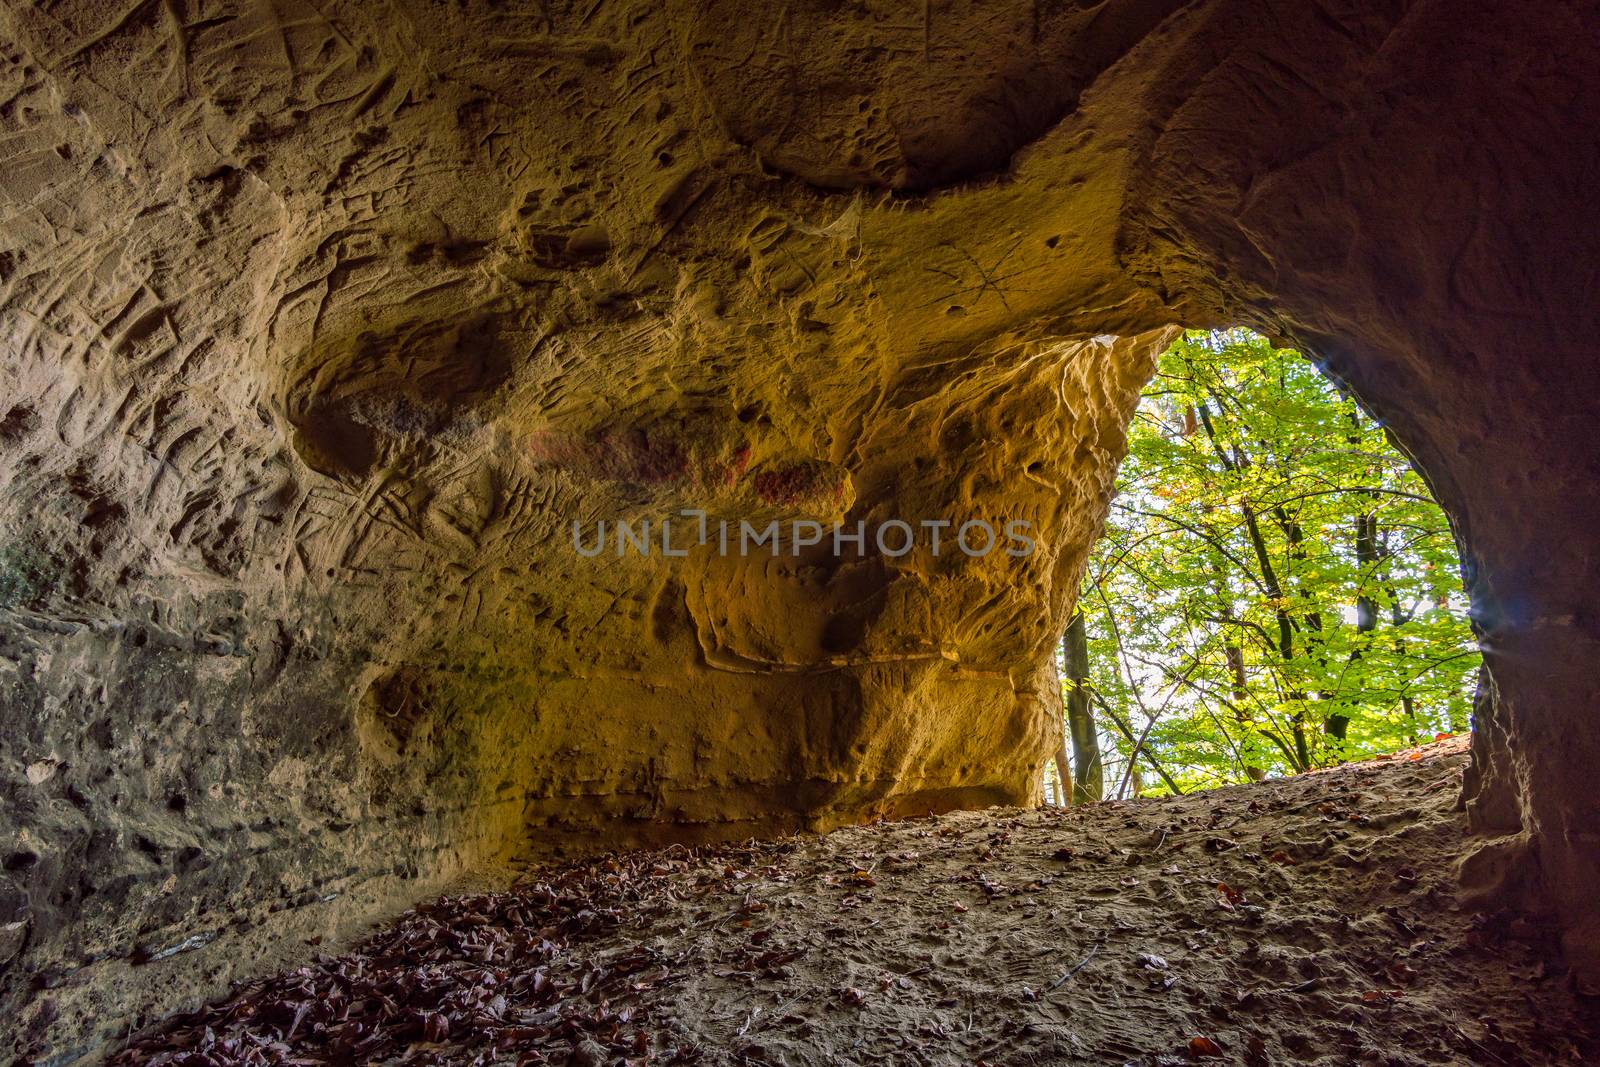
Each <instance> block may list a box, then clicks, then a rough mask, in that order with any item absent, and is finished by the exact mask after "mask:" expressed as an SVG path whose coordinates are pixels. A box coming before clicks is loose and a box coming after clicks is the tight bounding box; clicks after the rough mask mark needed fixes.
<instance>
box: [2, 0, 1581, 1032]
mask: <svg viewBox="0 0 1600 1067" xmlns="http://www.w3.org/2000/svg"><path fill="white" fill-rule="evenodd" d="M0 26H3V27H4V32H3V33H0V41H3V42H5V43H4V44H3V45H0V123H3V131H4V140H3V141H0V159H3V165H0V166H3V169H0V193H3V204H4V211H5V218H6V225H5V227H4V229H3V231H0V329H3V337H4V348H3V351H0V471H3V474H4V479H5V489H4V492H3V494H0V530H3V538H0V609H3V612H4V614H3V616H0V619H3V629H0V638H3V644H0V753H3V766H0V802H3V804H4V808H3V823H4V826H3V829H4V832H5V834H6V835H7V837H6V841H5V842H4V846H3V847H4V849H5V861H4V866H5V870H4V872H3V874H0V926H3V936H0V955H4V956H5V957H6V959H5V963H4V966H5V971H4V975H5V978H4V981H5V990H6V992H5V996H6V1005H7V1011H8V1013H10V1014H11V1015H12V1016H13V1017H14V1018H16V1019H17V1020H18V1026H17V1027H15V1029H14V1032H15V1033H16V1035H17V1036H16V1042H17V1046H16V1047H17V1048H18V1049H19V1050H23V1051H28V1050H31V1052H33V1053H37V1054H41V1055H47V1054H48V1055H63V1054H69V1053H71V1052H73V1051H74V1050H79V1049H90V1048H93V1047H94V1046H95V1044H96V1043H97V1041H99V1040H100V1039H101V1037H102V1036H103V1035H104V1034H106V1033H109V1032H114V1031H115V1030H116V1029H118V1028H119V1027H120V1026H121V1025H122V1024H123V1021H124V1020H125V1018H126V1017H127V1016H128V1014H129V1013H130V1012H133V1011H136V1010H140V1009H142V1008H146V1007H155V1008H167V1007H172V1006H175V1005H177V1004H179V1003H182V1002H184V1001H186V1000H188V999H190V998H193V997H194V996H197V995H199V994H201V993H204V992H208V991H210V990H212V989H214V988H215V987H216V984H217V982H218V981H219V980H220V979H221V978H223V977H225V976H227V975H229V974H232V973H236V972H238V971H240V970H250V969H255V968H258V967H261V966H263V965H265V964H266V963H268V962H270V959H271V956H272V953H273V952H278V951H287V952H292V951H293V942H292V941H291V940H290V938H291V936H307V935H311V934H323V935H329V936H332V935H336V934H338V933H339V932H340V931H341V930H343V929H345V928H346V927H347V926H348V925H349V924H350V923H352V922H357V921H362V920H365V919H367V918H370V917H371V916H373V915H375V914H377V913H379V912H381V911H383V910H385V909H387V908H392V907H394V906H396V904H397V903H398V902H399V901H401V900H406V899H409V898H414V897H416V896H420V895H421V894H422V893H424V892H426V891H428V890H430V889H433V888H437V887H438V886H440V885H442V884H443V883H444V882H445V881H446V880H447V879H448V878H450V877H451V876H452V875H454V874H455V873H457V872H459V871H461V870H464V869H467V868H469V867H471V866H474V865H479V864H484V863H492V862H496V861H499V860H503V859H507V858H512V857H516V856H519V855H524V854H528V853H530V852H534V851H537V850H540V849H545V848H549V847H553V846H555V845H557V844H567V845H572V846H575V847H576V846H585V845H589V844H596V843H607V844H618V843H630V842H635V841H639V842H649V841H652V840H658V839H665V838H669V837H671V838H691V839H697V838H713V837H726V836H731V835H744V834H749V833H758V832H769V831H777V830H785V829H793V828H805V827H814V828H815V827H826V826H831V825H836V824H840V823H845V822H852V821H857V820H860V819H863V818H867V817H870V816H873V815H880V814H887V815H897V814H906V813H916V812H925V811H932V810H941V809H947V808H952V807H960V806H975V805H982V804H988V803H1024V802H1027V801H1028V800H1030V799H1031V795H1032V790H1033V788H1034V784H1033V783H1034V782H1035V779H1036V771H1037V768H1038V766H1039V764H1040V761H1041V760H1042V759H1043V758H1044V755H1045V753H1046V751H1047V750H1048V747H1049V743H1050V740H1051V739H1050V730H1051V729H1052V728H1053V727H1052V726H1051V725H1050V723H1051V721H1053V720H1052V718H1051V716H1050V715H1049V714H1048V712H1049V711H1050V710H1051V707H1050V701H1051V700H1052V694H1053V693H1054V692H1055V684H1054V679H1053V678H1052V677H1051V676H1050V674H1049V668H1048V656H1047V650H1048V648H1049V646H1050V644H1051V642H1052V640H1053V638H1054V636H1055V634H1056V632H1057V631H1058V629H1059V627H1060V625H1061V623H1062V620H1063V619H1064V618H1065V617H1066V613H1067V612H1068V610H1069V609H1070V600H1071V597H1072V595H1073V591H1074V590H1075V587H1076V582H1077V577H1078V572H1079V568H1080V566H1081V563H1082V559H1083V555H1084V553H1085V551H1086V549H1087V547H1088V545H1089V543H1090V542H1091V540H1092V538H1093V536H1094V534H1095V532H1096V530H1097V528H1098V525H1099V522H1100V519H1101V516H1102V515H1103V512H1104V508H1105V505H1106V497H1107V494H1108V492H1109V489H1110V486H1111V484H1112V479H1113V475H1114V468H1115V464H1116V462H1117V460H1118V458H1119V457H1120V453H1121V449H1122V426H1123V424H1124V422H1125V420H1126V419H1127V417H1128V413H1129V412H1130V411H1131V408H1132V405H1133V403H1134V402H1135V400H1136V397H1137V391H1138V389H1139V388H1140V386H1141V385H1142V383H1143V381H1144V380H1145V378H1146V377H1147V375H1148V373H1149V370H1150V366H1151V357H1152V355H1153V353H1154V352H1155V351H1156V350H1157V349H1158V348H1159V346H1160V344H1161V343H1162V342H1163V340H1164V338H1165V337H1166V336H1167V335H1168V331H1169V330H1171V329H1172V328H1173V327H1174V326H1175V325H1177V324H1184V325H1190V326H1208V325H1224V324H1234V323H1248V324H1252V325H1255V326H1257V327H1259V328H1262V329H1264V330H1266V331H1267V332H1269V333H1271V334H1273V335H1274V336H1278V337H1282V338H1285V339H1287V340H1290V341H1293V342H1294V343H1297V344H1298V345H1300V346H1301V347H1303V348H1304V349H1305V350H1307V351H1309V352H1312V353H1314V354H1316V355H1317V357H1318V358H1319V359H1322V360H1325V361H1326V362H1327V364H1328V365H1329V367H1330V368H1331V369H1332V370H1333V371H1334V372H1335V373H1336V374H1338V375H1339V376H1341V377H1343V378H1346V379H1348V380H1349V381H1350V382H1351V383H1352V384H1353V385H1354V387H1355V388H1356V389H1357V391H1358V392H1359V393H1360V394H1361V395H1362V396H1363V397H1364V398H1365V399H1366V400H1367V401H1368V402H1369V404H1370V405H1371V406H1372V408H1373V409H1374V411H1375V412H1376V413H1377V414H1378V415H1379V416H1380V417H1381V418H1384V419H1385V420H1386V421H1387V422H1388V423H1389V424H1390V425H1391V426H1392V427H1393V428H1394V430H1395V433H1396V435H1397V437H1398V438H1399V440H1400V442H1401V443H1402V444H1403V445H1404V446H1405V447H1406V448H1408V449H1409V450H1410V451H1411V452H1412V453H1413V454H1414V455H1416V456H1417V458H1418V459H1419V461H1420V462H1421V464H1422V466H1423V469H1424V470H1425V472H1426V473H1427V474H1428V476H1429V477H1430V478H1431V479H1432V480H1433V482H1434V484H1435V485H1436V486H1437V488H1438V491H1439V495H1440V497H1441V500H1442V501H1443V502H1444V503H1445V504H1446V506H1447V507H1448V508H1449V509H1450V510H1451V511H1452V514H1453V515H1454V516H1455V518H1456V521H1457V522H1458V524H1459V527H1458V528H1459V531H1460V533H1461V535H1462V539H1463V542H1464V546H1465V549H1466V553H1467V556H1468V559H1469V568H1470V571H1471V578H1472V586H1473V593H1474V597H1475V601H1476V604H1477V610H1478V612H1479V618H1480V621H1481V623H1482V625H1483V627H1484V629H1485V633H1486V635H1487V637H1488V648H1487V654H1488V664H1489V670H1490V672H1491V674H1492V679H1491V680H1490V682H1489V684H1488V686H1487V687H1486V690H1485V696H1484V699H1483V700H1482V701H1481V714H1480V716H1479V719H1480V723H1479V725H1480V730H1479V733H1478V736H1477V743H1478V745H1479V747H1480V749H1481V751H1480V754H1479V758H1478V762H1477V770H1476V772H1475V777H1474V779H1473V781H1472V783H1471V785H1470V787H1469V793H1470V801H1469V811H1470V813H1471V815H1472V817H1473V820H1474V822H1475V824H1476V825H1477V826H1478V827H1479V828H1480V829H1485V830H1489V831H1492V832H1494V833H1497V834H1500V835H1503V836H1502V838H1501V839H1499V840H1498V841H1497V843H1496V845H1495V846H1494V851H1493V852H1492V854H1486V855H1489V859H1488V860H1486V861H1485V862H1484V863H1483V864H1481V865H1480V867H1481V869H1479V870H1477V871H1476V872H1469V874H1472V875H1473V877H1476V878H1477V879H1478V881H1479V882H1480V883H1481V886H1482V888H1483V890H1484V892H1485V893H1487V894H1490V895H1492V894H1495V893H1500V894H1503V893H1505V892H1506V891H1507V890H1508V889H1515V890H1516V891H1517V892H1518V893H1522V894H1523V896H1524V897H1525V902H1526V903H1529V904H1530V905H1534V906H1541V907H1542V906H1552V905H1553V906H1554V907H1555V908H1556V909H1557V910H1558V911H1559V912H1560V914H1561V915H1562V917H1563V919H1564V921H1565V922H1566V924H1567V928H1568V930H1569V931H1571V934H1570V941H1569V950H1570V954H1571V955H1572V957H1573V959H1574V960H1575V961H1577V962H1579V963H1580V964H1582V963H1585V962H1587V963H1588V964H1591V965H1592V964H1594V963H1595V962H1596V961H1597V960H1600V951H1597V950H1600V935H1597V933H1596V926H1597V924H1600V918H1597V917H1596V915H1595V913H1594V912H1593V911H1592V900H1591V899H1590V897H1591V894H1592V886H1593V885H1594V884H1596V883H1597V882H1600V847H1597V846H1596V845H1595V841H1596V840H1597V837H1596V835H1597V834H1600V814H1597V810H1596V806H1595V804H1594V802H1593V799H1592V794H1591V792H1590V791H1589V789H1588V785H1587V783H1588V776H1589V775H1590V774H1592V768H1593V767H1594V766H1595V765H1596V764H1597V761H1600V731H1596V730H1595V729H1594V728H1593V726H1592V724H1591V723H1590V718H1591V715H1592V712H1591V710H1590V709H1591V708H1592V707H1593V706H1594V699H1595V697H1596V695H1597V694H1596V688H1597V678H1600V673H1597V672H1596V671H1595V669H1594V668H1593V666H1592V665H1593V664H1594V663H1595V662H1596V661H1597V659H1596V655H1595V653H1596V652H1597V651H1600V650H1597V649H1596V643H1597V637H1600V633H1597V631H1600V623H1597V622H1596V616H1595V615H1594V613H1593V610H1592V608H1591V607H1590V606H1589V604H1590V602H1591V600H1592V599H1593V595H1594V593H1595V591H1596V590H1600V572H1597V570H1596V568H1597V566H1600V564H1597V562H1596V561H1597V560H1600V552H1597V551H1596V549H1597V547H1600V546H1597V545H1596V535H1595V533H1594V524H1593V522H1592V519H1593V505H1592V503H1591V499H1592V486H1593V485H1594V484H1595V477H1596V474H1597V473H1600V446H1597V445H1596V438H1595V435H1594V433H1593V424H1594V421H1595V416H1596V414H1597V409H1600V385H1597V384H1596V380H1595V379H1594V378H1593V375H1592V367H1593V362H1592V356H1591V354H1590V347H1589V339H1590V338H1591V337H1592V336H1593V335H1594V333H1595V326H1596V323H1595V321H1594V319H1595V312H1594V309H1593V304H1592V301H1591V300H1590V299H1589V290H1590V289H1591V288H1592V283H1593V282H1594V280H1595V278H1596V277H1597V276H1600V256H1597V255H1596V248H1595V243H1596V236H1595V234H1596V232H1597V228H1596V226H1595V225H1594V223H1595V222H1596V221H1597V220H1596V218H1595V214H1596V212H1595V209H1594V208H1593V207H1592V205H1591V203H1590V201H1589V189H1588V185H1587V183H1588V182H1589V180H1590V178H1591V177H1592V175H1593V174H1594V173H1596V164H1600V158H1597V156H1600V149H1597V147H1596V142H1595V139H1594V138H1593V137H1590V136H1587V131H1588V130H1589V128H1590V126H1591V124H1592V122H1593V119H1594V116H1596V115H1600V73H1597V72H1596V71H1595V69H1594V66H1593V63H1592V55H1593V54H1594V50H1595V46H1596V45H1597V44H1600V41H1597V40H1596V37H1597V30H1596V27H1597V26H1600V12H1597V10H1596V5H1594V4H1592V3H1556V4H1545V5H1539V7H1538V9H1537V10H1534V9H1530V7H1529V6H1528V5H1523V4H1511V3H1493V2H1478V3H1471V4H1467V5H1461V4H1448V5H1447V4H1444V3H1437V2H1430V3H1413V4H1401V3H1387V2H1379V0H1367V2H1354V0H1347V2H1340V3H1318V4H1304V5H1292V6H1288V7H1286V6H1284V5H1275V4H1269V3H1266V2H1265V0H1202V2H1200V3H1192V4H1187V5H1178V4H1175V3H1171V2H1166V0H1107V2H1105V3H1100V4H1095V5H1090V4H1081V3H1062V4H1055V5H1051V4H1021V3H1016V4H983V5H970V6H968V5H958V4H949V5H946V4H943V3H932V4H927V5H914V4H907V5H901V6H895V7H887V6H886V7H882V8H877V7H869V6H851V5H845V6H838V5H832V4H823V3H807V4H800V5H798V6H796V5H788V6H786V7H782V8H779V9H773V10H768V9H766V8H765V7H763V6H760V5H744V4H712V5H694V4H687V3H676V2H673V3H668V4H666V5H660V4H644V3H629V2H622V0H615V2H606V0H602V2H600V3H576V4H567V3H563V2H560V0H552V2H550V3H548V4H543V5H526V6H523V5H519V6H512V7H502V6H499V5H493V4H486V3H474V2H468V3H461V4H451V5H446V4H430V3H423V2H420V0H417V2H406V3H396V4H389V5H370V4H357V3H333V4H322V5H311V4H300V3H294V2H277V3H273V4H244V3H239V4H233V3H219V4H208V5H200V4H195V3H182V2H177V3H166V4H154V3H148V4H131V5H128V6H126V7H118V8H113V7H110V6H107V5H104V4H98V3H89V2H69V3H56V4H49V5H33V4H22V3H16V4H8V5H6V6H5V7H4V10H3V14H0ZM682 508H694V509H699V510H702V511H705V512H706V513H707V515H708V517H709V519H710V520H711V521H713V522H714V521H716V520H718V519H731V520H734V521H737V520H739V519H747V520H750V521H753V522H757V523H764V522H767V521H770V520H772V519H778V520H782V521H785V522H790V521H795V520H803V521H814V522H818V523H821V524H824V525H825V526H827V525H831V524H834V523H836V522H842V523H845V524H847V525H850V524H853V523H855V522H857V521H864V522H867V523H869V524H880V523H883V522H886V521H889V520H893V519H900V520H903V521H909V522H912V523H917V522H920V521H922V520H940V519H948V520H953V521H955V522H957V523H959V522H962V521H965V520H968V519H973V518H982V519H986V520H990V521H1003V520H1005V519H1025V520H1027V521H1029V522H1031V523H1032V524H1033V529H1034V530H1035V531H1036V534H1037V538H1038V545H1039V549H1038V551H1036V552H1035V553H1034V554H1033V555H1031V556H1029V557H1027V558H1026V559H1022V560H1018V559H1014V558H1011V557H1005V556H1000V555H994V554H991V555H989V556H986V557H984V558H982V559H972V558H968V557H965V556H961V555H959V554H955V555H952V554H950V553H948V552H947V553H945V554H943V555H941V556H939V557H934V556H933V555H932V553H931V552H930V551H927V550H926V549H925V548H924V549H919V550H917V551H915V552H913V553H911V554H909V555H906V556H903V557H891V556H889V555H887V554H885V553H882V552H869V553H867V554H866V555H865V556H864V557H863V558H855V557H853V556H852V555H849V554H846V555H845V556H844V557H843V558H839V557H835V556H834V554H833V553H832V552H831V551H830V550H828V549H827V548H826V547H819V548H814V549H809V550H807V551H806V552H804V553H803V554H802V555H800V556H798V557H795V556H792V555H788V554H785V555H784V556H782V557H781V558H777V559H774V558H772V557H771V556H770V555H766V556H763V555H749V556H746V557H744V558H739V557H738V556H736V555H735V556H724V555H721V554H719V553H717V552H716V551H714V550H713V549H712V548H711V547H709V546H697V547H695V548H694V549H692V550H691V551H690V554H689V555H688V556H687V557H685V558H682V559H665V558H662V557H661V556H660V554H659V553H657V554H655V555H653V556H651V557H649V558H645V557H642V556H640V555H638V554H637V553H630V554H628V555H626V556H623V557H621V558H619V557H617V555H616V554H615V553H614V552H613V553H606V554H603V555H602V556H600V557H597V558H594V559H588V558H585V557H584V556H582V555H581V554H580V553H578V552H576V551H574V549H573V546H572V542H571V530H570V527H571V524H572V522H573V521H574V520H579V521H581V522H584V523H587V524H590V526H589V528H590V529H591V530H592V529H593V524H594V523H596V522H598V521H599V520H602V519H604V520H607V521H609V522H616V521H617V520H630V521H633V522H638V521H640V520H645V519H650V520H654V521H657V522H658V521H659V519H660V518H662V517H670V516H672V515H673V514H674V513H675V512H677V511H678V510H679V509H682ZM1490 861H1492V862H1490ZM7 923H9V924H10V925H3V924H7ZM280 939H281V940H280ZM274 944H283V945H288V946H290V947H288V948H285V949H277V948H269V947H268V946H271V945H274ZM175 950H178V951H175ZM1588 973H1589V974H1593V973H1595V972H1594V970H1593V969H1591V970H1590V971H1589V972H1588Z"/></svg>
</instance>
